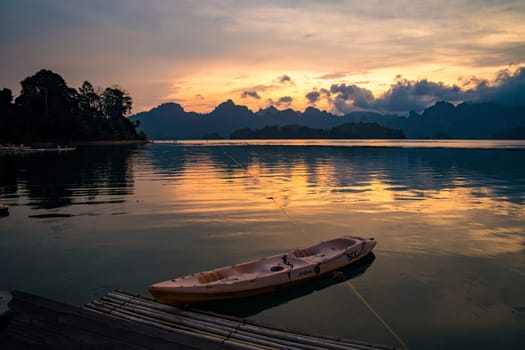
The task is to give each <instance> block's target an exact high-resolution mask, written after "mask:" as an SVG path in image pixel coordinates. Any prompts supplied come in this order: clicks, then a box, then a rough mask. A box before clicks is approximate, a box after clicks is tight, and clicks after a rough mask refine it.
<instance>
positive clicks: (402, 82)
mask: <svg viewBox="0 0 525 350" xmlns="http://www.w3.org/2000/svg"><path fill="white" fill-rule="evenodd" d="M464 98H465V94H464V92H463V91H462V90H461V89H460V87H459V86H457V85H452V86H448V85H445V84H443V83H442V82H437V83H436V82H432V81H429V80H426V79H423V80H418V81H409V80H406V79H403V78H401V77H400V78H398V79H397V81H396V83H395V84H393V85H392V86H391V87H390V89H388V91H387V92H385V93H384V94H383V95H382V96H380V97H379V98H377V99H375V100H373V101H371V104H370V105H371V106H373V108H374V109H377V110H382V111H390V112H406V111H409V110H415V111H421V110H423V109H424V108H426V107H428V106H430V105H432V104H434V103H436V102H437V101H449V102H460V101H463V100H464Z"/></svg>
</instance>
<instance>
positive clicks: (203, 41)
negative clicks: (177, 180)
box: [0, 0, 525, 113]
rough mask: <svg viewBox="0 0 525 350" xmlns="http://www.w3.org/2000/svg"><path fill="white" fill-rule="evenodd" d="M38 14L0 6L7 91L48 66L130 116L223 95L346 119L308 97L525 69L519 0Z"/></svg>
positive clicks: (212, 102) (168, 4) (202, 103)
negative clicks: (112, 97) (100, 91)
mask: <svg viewBox="0 0 525 350" xmlns="http://www.w3.org/2000/svg"><path fill="white" fill-rule="evenodd" d="M43 6H44V5H43V4H42V3H41V2H39V1H34V0H23V1H16V2H15V1H10V2H3V3H2V4H1V5H0V27H1V28H2V31H3V33H5V34H6V35H4V37H3V39H2V47H3V49H2V54H0V67H2V68H0V69H1V73H2V74H1V76H2V83H3V84H4V85H6V87H8V88H10V89H11V90H13V92H14V93H15V94H17V93H18V91H19V90H20V87H19V85H18V83H19V81H20V80H21V79H23V77H25V76H28V75H30V74H33V73H34V72H35V71H37V70H39V69H41V68H48V69H51V70H54V71H57V72H59V73H60V74H62V75H63V76H64V78H65V79H66V81H67V82H68V83H69V84H70V85H71V86H80V85H81V84H82V82H83V81H84V80H86V79H90V80H91V82H92V83H93V84H94V85H95V86H107V85H110V84H119V85H121V86H122V87H124V88H125V89H127V90H128V91H129V92H130V94H131V95H132V97H133V99H134V112H139V111H144V110H148V109H150V108H152V107H155V106H157V105H158V104H160V103H162V102H168V101H172V102H177V103H180V104H181V105H182V106H183V107H184V108H185V109H186V110H187V111H197V112H209V111H211V110H212V109H213V108H214V107H215V106H216V105H218V104H219V103H221V102H223V101H225V100H227V99H232V100H234V101H235V103H237V104H241V105H246V106H248V107H249V108H250V109H251V110H253V111H256V110H258V109H259V108H265V107H268V106H270V105H274V106H276V107H277V108H279V109H285V108H293V109H295V110H299V111H302V110H304V109H305V108H306V107H308V106H311V105H315V106H316V107H318V108H320V109H326V110H329V111H330V110H331V111H334V112H336V113H344V112H346V110H343V111H341V110H334V105H333V104H332V102H333V101H331V100H330V96H328V95H326V96H323V95H322V94H321V95H320V97H319V98H318V99H317V100H316V101H312V100H311V99H310V100H309V99H308V98H306V95H307V94H308V93H311V92H314V94H315V92H319V91H329V90H330V87H331V86H332V85H334V84H336V85H341V84H346V85H355V86H358V87H359V88H361V89H366V91H370V92H371V93H372V94H373V96H374V97H375V98H380V97H381V96H382V95H383V94H385V93H388V91H389V90H390V89H391V88H392V86H393V84H395V83H396V81H397V80H398V79H400V78H402V79H406V80H407V81H408V82H416V81H419V80H428V81H430V82H435V83H442V84H443V85H444V86H447V87H448V86H453V85H457V86H459V87H462V88H466V87H468V86H469V85H468V84H469V81H470V82H472V81H480V80H483V79H486V80H488V82H489V83H492V84H497V81H496V78H497V74H498V72H500V71H502V70H506V69H508V70H509V71H510V72H514V71H516V69H518V68H519V67H521V66H523V65H525V52H524V51H523V43H524V42H525V24H524V21H523V18H524V14H525V3H524V2H523V1H495V2H469V1H453V2H452V1H450V2H449V1H445V2H443V1H439V2H438V1H423V2H418V3H417V4H412V5H411V6H409V7H407V6H406V4H405V3H404V2H402V1H393V2H384V3H383V2H379V3H377V2H372V3H370V2H354V1H346V0H340V1H331V2H319V1H305V2H301V3H300V4H297V3H295V2H288V1H284V2H283V1H268V2H263V3H251V2H242V1H229V2H226V3H223V2H219V1H199V2H188V1H155V2H152V3H150V2H148V3H147V4H146V3H130V2H128V1H113V2H111V3H110V4H106V3H89V2H79V1H72V2H68V3H64V2H62V1H47V2H46V5H45V9H44V8H43ZM467 13H468V16H465V14H467ZM44 39H45V40H44ZM282 77H288V79H287V80H280V79H281V78H282ZM470 86H472V84H471V85H470ZM332 98H333V96H332ZM349 101H350V102H351V100H348V101H347V102H349ZM348 109H349V110H350V109H360V108H359V107H355V106H352V105H351V104H350V105H348ZM385 111H388V110H385Z"/></svg>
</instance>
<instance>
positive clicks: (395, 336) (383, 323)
mask: <svg viewBox="0 0 525 350" xmlns="http://www.w3.org/2000/svg"><path fill="white" fill-rule="evenodd" d="M224 154H225V155H226V156H227V157H228V158H230V159H231V160H232V161H233V162H234V163H235V164H236V165H237V166H238V167H239V168H241V169H243V170H244V171H246V173H247V174H248V175H250V176H253V177H255V178H256V179H259V176H257V175H253V174H250V172H249V171H248V169H247V168H246V167H245V166H244V165H242V164H241V163H239V162H238V161H237V160H236V159H235V158H233V156H231V155H230V154H229V153H228V152H226V151H224ZM267 198H268V199H271V200H272V201H273V202H274V203H275V205H277V206H278V207H279V208H280V209H281V210H282V212H283V213H284V214H285V215H286V217H287V218H288V219H289V220H290V221H292V222H293V223H294V224H295V225H297V226H299V225H298V223H297V222H296V221H295V220H294V219H293V218H292V217H291V216H290V215H288V213H287V212H286V210H285V209H284V207H283V206H282V205H281V204H279V203H278V202H277V201H276V200H275V198H274V197H273V196H270V195H268V194H267ZM299 228H300V229H301V231H302V232H304V230H303V228H302V227H301V226H299ZM345 285H347V286H348V287H349V288H350V289H351V290H352V291H353V292H354V293H355V295H356V296H357V297H358V298H359V299H360V300H361V301H362V302H363V304H364V305H365V306H366V307H367V308H368V310H370V312H371V313H372V314H373V315H374V316H375V317H376V318H377V319H378V320H379V322H381V324H382V325H383V326H384V327H385V328H386V330H387V331H388V332H389V333H390V334H391V335H392V336H393V337H394V338H395V339H396V340H397V342H398V343H399V344H401V346H402V347H403V348H404V349H405V350H409V349H408V346H407V345H406V344H405V342H404V341H403V340H402V339H401V338H400V337H399V336H398V335H397V334H396V332H394V330H393V329H392V328H391V327H390V326H389V325H388V323H386V321H385V320H383V318H382V317H381V316H380V315H379V314H378V313H377V312H376V311H375V310H374V308H373V307H372V306H371V305H370V304H369V303H368V302H367V301H366V300H365V298H364V297H363V296H362V295H361V294H360V293H359V292H358V291H357V289H355V287H354V286H353V285H352V284H351V283H350V281H346V282H345Z"/></svg>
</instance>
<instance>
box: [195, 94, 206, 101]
mask: <svg viewBox="0 0 525 350" xmlns="http://www.w3.org/2000/svg"><path fill="white" fill-rule="evenodd" d="M195 98H196V99H197V100H204V96H202V95H201V94H197V95H195Z"/></svg>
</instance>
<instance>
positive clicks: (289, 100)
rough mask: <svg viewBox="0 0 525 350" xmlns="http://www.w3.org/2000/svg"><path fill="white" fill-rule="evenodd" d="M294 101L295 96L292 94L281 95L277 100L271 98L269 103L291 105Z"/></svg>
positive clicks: (280, 105) (279, 105) (281, 105)
mask: <svg viewBox="0 0 525 350" xmlns="http://www.w3.org/2000/svg"><path fill="white" fill-rule="evenodd" d="M292 101H293V98H292V97H291V96H283V97H280V98H279V99H278V100H277V101H274V100H272V99H269V100H268V103H269V104H270V105H271V106H277V107H290V104H291V103H292Z"/></svg>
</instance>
